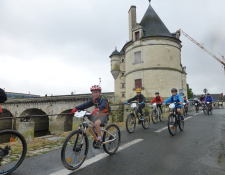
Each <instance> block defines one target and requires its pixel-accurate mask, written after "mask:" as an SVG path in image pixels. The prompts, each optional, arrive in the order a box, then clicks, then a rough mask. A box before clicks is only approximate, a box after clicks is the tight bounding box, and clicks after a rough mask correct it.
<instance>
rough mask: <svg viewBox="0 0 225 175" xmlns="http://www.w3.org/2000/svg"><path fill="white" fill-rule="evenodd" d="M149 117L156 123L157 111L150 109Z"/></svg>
mask: <svg viewBox="0 0 225 175" xmlns="http://www.w3.org/2000/svg"><path fill="white" fill-rule="evenodd" d="M151 118H152V122H153V123H154V124H156V121H157V119H158V112H157V111H156V110H153V111H152V114H151Z"/></svg>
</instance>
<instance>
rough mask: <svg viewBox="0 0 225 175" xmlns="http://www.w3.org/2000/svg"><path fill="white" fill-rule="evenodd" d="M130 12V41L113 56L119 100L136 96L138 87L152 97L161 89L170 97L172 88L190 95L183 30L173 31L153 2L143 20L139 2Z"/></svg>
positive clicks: (112, 67) (113, 72)
mask: <svg viewBox="0 0 225 175" xmlns="http://www.w3.org/2000/svg"><path fill="white" fill-rule="evenodd" d="M128 15H129V42H127V43H126V44H125V45H124V46H123V48H122V49H121V51H117V49H115V51H113V52H112V54H111V55H110V56H109V57H110V58H111V73H112V75H113V77H114V87H115V88H114V89H115V98H116V99H117V101H125V100H126V99H129V98H131V97H133V96H134V94H135V89H136V88H141V89H142V93H143V95H145V97H147V98H149V99H150V98H152V97H154V96H155V92H157V91H158V92H160V95H161V96H162V97H169V96H171V92H170V90H171V89H172V88H177V89H178V91H179V90H180V92H183V93H184V95H187V87H186V75H187V73H186V67H184V66H182V64H181V47H182V45H181V41H180V31H179V30H178V31H177V32H175V33H170V31H169V30H168V29H167V27H166V26H165V25H164V23H163V22H162V20H161V19H160V18H159V16H158V15H157V13H156V12H155V11H154V9H153V8H152V6H151V5H149V7H148V9H147V11H146V13H145V15H144V17H143V18H142V20H141V22H140V23H137V21H136V6H131V8H130V10H129V12H128Z"/></svg>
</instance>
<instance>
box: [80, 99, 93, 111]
mask: <svg viewBox="0 0 225 175" xmlns="http://www.w3.org/2000/svg"><path fill="white" fill-rule="evenodd" d="M92 106H94V103H93V101H92V100H90V101H88V102H86V103H83V104H81V105H79V106H76V108H77V110H84V109H87V108H90V107H92Z"/></svg>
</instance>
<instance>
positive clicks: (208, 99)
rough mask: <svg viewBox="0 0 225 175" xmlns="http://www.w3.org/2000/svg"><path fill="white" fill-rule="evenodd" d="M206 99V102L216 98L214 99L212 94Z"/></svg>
mask: <svg viewBox="0 0 225 175" xmlns="http://www.w3.org/2000/svg"><path fill="white" fill-rule="evenodd" d="M204 101H206V102H213V101H214V100H213V97H212V96H209V97H208V96H207V97H206V98H205V100H204Z"/></svg>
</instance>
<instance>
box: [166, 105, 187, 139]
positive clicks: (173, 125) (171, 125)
mask: <svg viewBox="0 0 225 175" xmlns="http://www.w3.org/2000/svg"><path fill="white" fill-rule="evenodd" d="M175 104H176V103H171V104H170V105H169V108H170V109H173V111H172V113H171V114H170V115H169V116H168V124H167V125H168V130H169V133H170V134H171V135H172V136H174V135H175V134H176V132H177V125H178V126H179V128H180V130H181V131H183V130H184V120H181V119H180V116H179V114H178V113H177V110H176V109H174V108H175Z"/></svg>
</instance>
